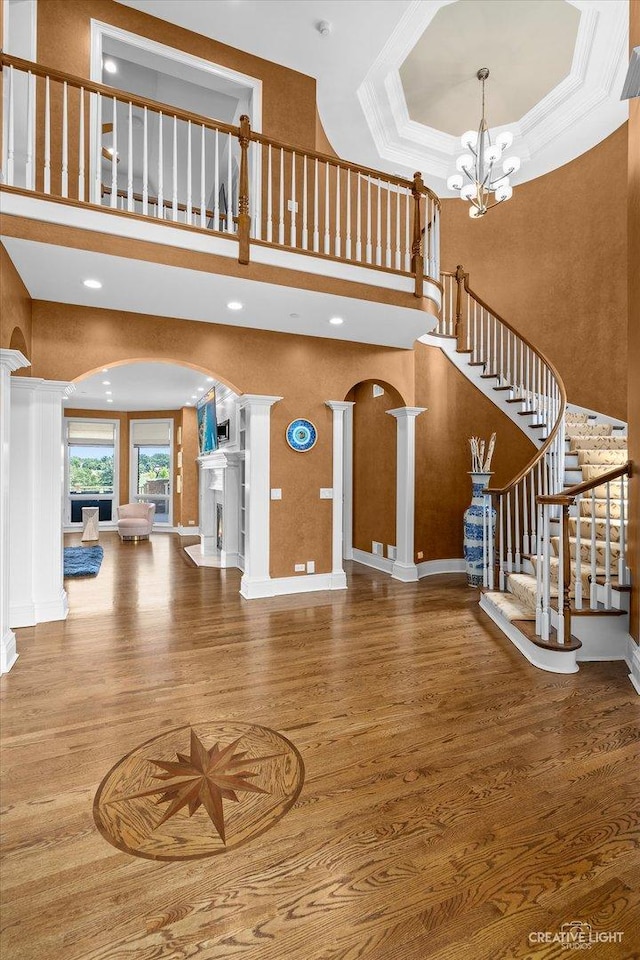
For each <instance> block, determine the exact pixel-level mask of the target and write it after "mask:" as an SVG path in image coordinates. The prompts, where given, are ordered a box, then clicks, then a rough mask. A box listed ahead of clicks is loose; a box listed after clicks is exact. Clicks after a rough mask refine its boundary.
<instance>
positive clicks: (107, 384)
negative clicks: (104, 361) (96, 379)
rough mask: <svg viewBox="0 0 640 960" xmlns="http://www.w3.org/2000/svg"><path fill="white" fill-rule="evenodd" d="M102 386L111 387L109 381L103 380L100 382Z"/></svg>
mask: <svg viewBox="0 0 640 960" xmlns="http://www.w3.org/2000/svg"><path fill="white" fill-rule="evenodd" d="M102 386H103V387H110V386H111V380H103V381H102Z"/></svg>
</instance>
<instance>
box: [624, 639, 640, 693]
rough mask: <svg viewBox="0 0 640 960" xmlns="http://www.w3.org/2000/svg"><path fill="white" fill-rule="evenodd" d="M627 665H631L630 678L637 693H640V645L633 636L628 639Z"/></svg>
mask: <svg viewBox="0 0 640 960" xmlns="http://www.w3.org/2000/svg"><path fill="white" fill-rule="evenodd" d="M627 644H628V646H627V658H626V659H627V666H628V667H629V670H630V673H629V680H631V683H632V684H633V687H634V689H635V691H636V693H637V694H640V647H639V646H638V644H637V643H636V642H635V640H634V639H633V637H632V636H629V640H628V641H627Z"/></svg>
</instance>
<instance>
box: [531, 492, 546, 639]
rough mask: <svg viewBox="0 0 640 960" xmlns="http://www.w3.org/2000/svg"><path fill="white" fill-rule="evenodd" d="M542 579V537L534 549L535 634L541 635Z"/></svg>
mask: <svg viewBox="0 0 640 960" xmlns="http://www.w3.org/2000/svg"><path fill="white" fill-rule="evenodd" d="M535 516H536V515H535V514H534V515H532V525H533V526H534V527H535ZM537 517H538V529H540V530H541V529H542V504H538V507H537ZM543 578H544V552H543V549H542V537H538V543H537V548H536V633H537V635H538V636H541V635H542V596H543V587H542V583H543Z"/></svg>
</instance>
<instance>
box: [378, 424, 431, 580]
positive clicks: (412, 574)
mask: <svg viewBox="0 0 640 960" xmlns="http://www.w3.org/2000/svg"><path fill="white" fill-rule="evenodd" d="M425 409H426V408H425V407H397V408H396V409H395V410H387V413H388V414H389V415H390V416H392V417H395V419H396V422H397V467H396V559H395V560H394V563H393V568H392V571H391V576H392V577H394V579H396V580H404V581H405V582H411V581H413V580H417V579H418V568H417V566H416V564H415V561H414V556H413V544H414V524H415V487H416V417H419V416H420V414H421V413H424V411H425Z"/></svg>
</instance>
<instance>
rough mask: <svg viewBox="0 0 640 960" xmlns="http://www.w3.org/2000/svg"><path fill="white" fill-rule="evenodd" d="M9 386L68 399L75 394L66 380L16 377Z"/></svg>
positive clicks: (72, 387) (71, 385) (74, 388)
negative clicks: (55, 394)
mask: <svg viewBox="0 0 640 960" xmlns="http://www.w3.org/2000/svg"><path fill="white" fill-rule="evenodd" d="M11 386H12V388H14V387H15V389H17V390H24V391H26V392H31V393H57V394H59V395H60V397H70V396H71V395H72V394H74V393H75V392H76V386H75V383H69V382H68V381H67V380H43V379H42V378H41V377H16V379H15V380H13V381H12V384H11ZM106 412H108V411H106Z"/></svg>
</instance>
